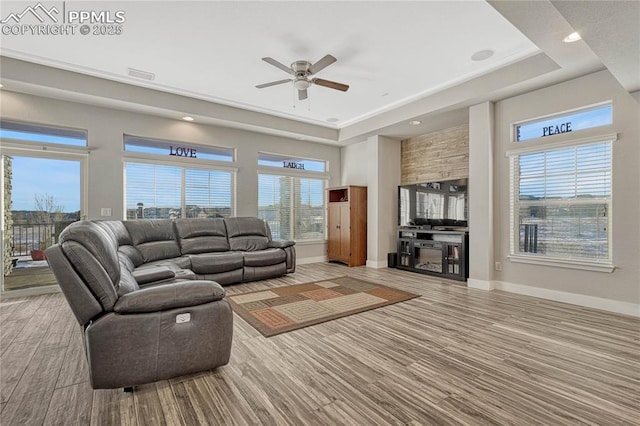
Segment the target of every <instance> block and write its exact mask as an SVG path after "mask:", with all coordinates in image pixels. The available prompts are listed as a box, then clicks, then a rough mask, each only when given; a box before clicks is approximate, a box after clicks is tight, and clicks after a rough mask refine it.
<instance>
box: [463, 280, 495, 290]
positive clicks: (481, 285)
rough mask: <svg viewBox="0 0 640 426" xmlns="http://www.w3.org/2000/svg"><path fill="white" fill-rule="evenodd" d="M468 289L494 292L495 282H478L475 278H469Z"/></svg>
mask: <svg viewBox="0 0 640 426" xmlns="http://www.w3.org/2000/svg"><path fill="white" fill-rule="evenodd" d="M467 287H469V288H476V289H478V290H487V291H490V290H493V281H485V280H477V279H475V278H467Z"/></svg>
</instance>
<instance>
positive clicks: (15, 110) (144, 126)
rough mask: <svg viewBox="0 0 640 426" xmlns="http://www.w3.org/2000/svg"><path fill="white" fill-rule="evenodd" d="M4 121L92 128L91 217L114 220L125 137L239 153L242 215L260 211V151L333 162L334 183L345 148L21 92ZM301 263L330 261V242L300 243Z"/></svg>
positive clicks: (4, 100)
mask: <svg viewBox="0 0 640 426" xmlns="http://www.w3.org/2000/svg"><path fill="white" fill-rule="evenodd" d="M0 108H1V111H2V118H4V119H10V120H19V121H27V122H32V123H40V124H48V125H54V126H63V127H73V128H79V129H86V130H87V131H88V135H89V148H90V150H91V152H90V155H89V161H88V182H87V183H88V211H87V212H86V214H87V217H88V218H89V219H106V218H104V217H101V216H100V209H101V208H102V207H110V208H111V209H112V212H113V215H112V217H111V218H112V219H122V218H123V217H124V195H123V175H124V174H123V157H124V152H123V134H125V133H126V134H130V135H136V136H146V137H150V138H158V139H168V140H175V141H181V142H187V143H195V144H201V145H214V146H225V147H231V148H235V149H236V153H237V162H236V164H235V167H237V169H238V172H237V175H236V179H237V180H236V188H237V190H236V208H237V210H236V215H237V216H255V215H256V214H257V211H258V188H257V154H258V152H259V151H267V152H273V153H283V154H288V155H294V156H295V155H299V156H301V157H306V158H316V159H323V160H326V161H328V162H329V172H330V179H329V185H330V186H335V185H338V184H339V182H340V148H338V147H333V146H329V145H324V144H318V143H313V142H305V141H300V140H296V139H287V138H283V137H277V136H270V135H264V134H260V133H254V132H249V131H243V130H237V129H230V128H224V127H215V126H209V125H202V124H197V123H188V122H184V121H180V120H171V119H167V118H161V117H154V116H150V115H145V114H138V113H133V112H125V111H118V110H114V109H108V108H101V107H94V106H89V105H84V104H78V103H74V102H66V101H59V100H54V99H49V98H42V97H37V96H31V95H24V94H19V93H15V92H9V91H6V90H3V91H2V97H1V103H0ZM297 255H298V259H299V261H300V263H304V262H305V259H313V260H318V259H324V258H325V257H326V243H322V244H299V245H298V246H297Z"/></svg>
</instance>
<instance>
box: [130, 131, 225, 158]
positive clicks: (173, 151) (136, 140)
mask: <svg viewBox="0 0 640 426" xmlns="http://www.w3.org/2000/svg"><path fill="white" fill-rule="evenodd" d="M124 150H125V151H127V152H139V153H143V154H156V155H164V156H172V157H177V158H198V159H201V160H215V161H229V162H231V161H233V154H234V150H233V148H223V147H218V146H205V145H195V144H187V143H184V142H172V141H163V140H158V139H149V138H140V137H137V136H130V135H124Z"/></svg>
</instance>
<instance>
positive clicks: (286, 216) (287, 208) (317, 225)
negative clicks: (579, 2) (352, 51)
mask: <svg viewBox="0 0 640 426" xmlns="http://www.w3.org/2000/svg"><path fill="white" fill-rule="evenodd" d="M325 186H326V181H325V180H324V179H314V178H302V177H292V176H279V175H272V174H262V173H261V174H259V175H258V217H260V218H262V219H264V220H266V221H267V222H268V223H269V226H270V228H271V234H272V236H273V238H274V239H276V240H296V241H304V240H318V239H323V238H324V228H325V227H324V221H325V213H324V211H325V208H324V206H325V201H324V190H325Z"/></svg>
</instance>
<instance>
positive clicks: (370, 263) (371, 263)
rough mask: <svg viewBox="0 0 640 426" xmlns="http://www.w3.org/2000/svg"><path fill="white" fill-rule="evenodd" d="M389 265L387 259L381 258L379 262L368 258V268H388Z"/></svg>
mask: <svg viewBox="0 0 640 426" xmlns="http://www.w3.org/2000/svg"><path fill="white" fill-rule="evenodd" d="M387 266H388V263H387V261H386V260H380V261H377V262H376V261H373V260H367V263H366V267H367V268H374V269H382V268H386V267H387Z"/></svg>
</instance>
